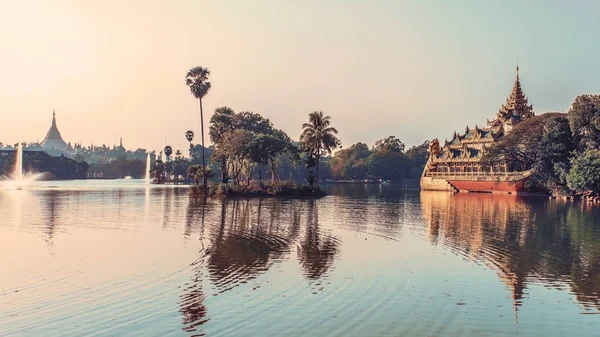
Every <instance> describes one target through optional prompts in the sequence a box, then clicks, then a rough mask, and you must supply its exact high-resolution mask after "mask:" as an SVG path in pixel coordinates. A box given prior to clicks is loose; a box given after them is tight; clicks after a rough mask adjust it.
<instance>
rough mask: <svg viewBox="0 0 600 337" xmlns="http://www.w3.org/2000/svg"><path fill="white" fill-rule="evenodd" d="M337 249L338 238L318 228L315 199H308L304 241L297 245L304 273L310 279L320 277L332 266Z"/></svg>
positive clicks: (317, 212)
mask: <svg viewBox="0 0 600 337" xmlns="http://www.w3.org/2000/svg"><path fill="white" fill-rule="evenodd" d="M337 251H338V240H337V239H336V238H335V237H333V236H331V235H327V234H324V233H321V232H320V230H319V211H318V209H317V207H316V201H315V200H314V199H311V200H309V201H308V219H307V222H306V235H305V237H304V242H302V244H301V245H300V247H298V258H299V259H300V264H301V265H302V269H304V275H305V276H306V277H307V278H308V279H310V280H317V279H319V278H321V277H322V276H323V275H324V274H325V273H326V272H327V271H328V270H329V268H330V267H331V266H332V264H333V260H334V258H335V255H336V253H337Z"/></svg>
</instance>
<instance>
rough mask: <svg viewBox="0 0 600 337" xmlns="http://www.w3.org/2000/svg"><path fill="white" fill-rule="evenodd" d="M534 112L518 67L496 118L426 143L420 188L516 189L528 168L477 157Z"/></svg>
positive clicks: (525, 175) (480, 190)
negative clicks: (486, 164) (490, 163)
mask: <svg viewBox="0 0 600 337" xmlns="http://www.w3.org/2000/svg"><path fill="white" fill-rule="evenodd" d="M534 115H535V114H534V112H533V107H532V105H531V104H529V103H528V101H527V98H526V97H525V94H523V90H522V89H521V82H520V81H519V67H518V66H517V76H516V78H515V83H514V85H513V88H512V91H511V93H510V95H509V96H508V98H507V99H506V102H505V103H504V104H502V106H501V107H500V110H499V111H498V113H497V114H496V118H495V119H494V120H492V121H489V120H488V121H487V125H486V126H485V127H481V128H480V127H478V126H477V125H476V126H475V127H473V128H470V127H468V126H467V127H466V128H465V132H464V133H463V134H459V133H457V132H454V135H453V136H452V139H451V140H450V141H445V142H444V145H443V146H440V143H439V141H438V140H437V139H434V140H433V141H432V142H431V143H430V145H429V150H428V151H429V160H428V161H427V164H426V165H425V169H424V170H423V175H422V177H421V188H422V189H424V190H449V191H470V192H518V191H520V190H522V189H523V181H524V179H525V178H526V177H527V175H528V172H520V171H519V170H517V168H514V167H508V165H507V163H498V164H496V165H494V167H492V168H484V167H482V163H481V159H482V157H483V154H484V153H485V150H486V148H487V147H489V146H491V145H492V144H494V143H495V142H497V141H498V140H500V139H501V138H502V137H503V136H504V135H506V134H507V133H509V132H510V131H511V130H512V129H513V127H514V126H516V125H517V124H519V123H520V122H521V121H522V120H524V119H527V118H531V117H533V116H534Z"/></svg>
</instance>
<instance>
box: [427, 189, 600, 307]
mask: <svg viewBox="0 0 600 337" xmlns="http://www.w3.org/2000/svg"><path fill="white" fill-rule="evenodd" d="M421 202H422V205H423V213H424V216H425V218H426V219H427V224H428V235H429V240H430V241H431V242H432V243H433V244H440V243H441V244H443V245H447V246H449V247H450V248H451V249H453V251H455V252H457V253H459V254H462V255H464V256H465V257H467V258H468V259H471V260H473V261H482V262H484V263H486V264H487V265H489V266H490V267H492V268H493V269H494V270H496V272H497V274H498V277H499V278H500V280H502V282H503V283H504V284H505V285H506V287H507V289H508V290H509V291H510V292H511V296H512V298H513V300H514V305H515V311H516V310H517V309H518V306H520V305H521V304H522V302H523V300H524V298H526V297H527V285H528V284H531V283H539V284H542V285H544V286H547V287H555V288H559V289H561V288H564V287H565V286H568V287H570V291H571V292H572V293H574V294H575V296H576V297H577V299H578V300H579V302H580V303H581V304H583V305H584V306H585V307H586V308H588V309H589V307H596V308H600V305H599V304H600V301H599V298H600V273H599V272H600V226H599V220H600V209H598V208H597V207H591V206H590V205H588V204H573V203H567V202H563V201H546V200H541V199H532V198H528V199H519V198H517V197H514V196H509V195H490V194H458V195H450V194H446V193H435V192H425V191H424V192H421ZM596 313H597V312H596Z"/></svg>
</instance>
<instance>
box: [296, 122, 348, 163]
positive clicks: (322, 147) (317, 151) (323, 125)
mask: <svg viewBox="0 0 600 337" xmlns="http://www.w3.org/2000/svg"><path fill="white" fill-rule="evenodd" d="M308 118H309V123H304V124H303V125H302V135H300V141H301V142H302V145H303V146H304V147H305V148H306V149H307V150H308V151H310V152H311V153H312V154H313V155H315V156H317V157H320V156H322V155H323V154H325V152H327V153H329V154H331V152H332V151H333V150H334V149H335V148H336V147H338V146H339V145H340V144H341V142H340V140H339V139H338V138H337V137H336V135H337V133H338V131H337V129H336V128H334V127H331V126H330V125H331V117H330V116H325V115H324V114H323V111H314V112H312V113H310V114H309V115H308Z"/></svg>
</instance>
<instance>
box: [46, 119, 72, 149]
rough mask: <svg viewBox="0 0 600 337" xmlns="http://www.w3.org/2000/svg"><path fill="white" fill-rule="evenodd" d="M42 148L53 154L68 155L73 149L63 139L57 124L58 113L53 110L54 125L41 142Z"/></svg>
mask: <svg viewBox="0 0 600 337" xmlns="http://www.w3.org/2000/svg"><path fill="white" fill-rule="evenodd" d="M41 146H42V149H43V150H44V151H46V152H47V153H48V154H51V155H53V156H59V155H62V154H64V155H67V154H69V153H71V152H72V151H73V149H71V148H70V146H69V145H68V144H67V143H66V142H65V141H64V140H63V138H62V136H61V135H60V131H58V127H57V126H56V113H55V112H54V111H52V125H50V129H49V130H48V133H46V137H45V138H44V140H43V141H42V143H41Z"/></svg>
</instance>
